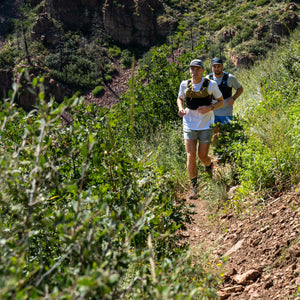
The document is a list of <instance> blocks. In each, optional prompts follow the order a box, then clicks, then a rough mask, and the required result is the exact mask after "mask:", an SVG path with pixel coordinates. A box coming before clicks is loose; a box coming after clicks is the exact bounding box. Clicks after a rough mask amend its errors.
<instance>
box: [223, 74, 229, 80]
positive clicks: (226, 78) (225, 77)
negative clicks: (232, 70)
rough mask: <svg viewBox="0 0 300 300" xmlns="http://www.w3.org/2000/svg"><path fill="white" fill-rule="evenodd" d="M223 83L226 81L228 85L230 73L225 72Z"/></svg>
mask: <svg viewBox="0 0 300 300" xmlns="http://www.w3.org/2000/svg"><path fill="white" fill-rule="evenodd" d="M223 73H224V75H223V81H225V82H226V83H227V80H228V77H229V73H228V72H223Z"/></svg>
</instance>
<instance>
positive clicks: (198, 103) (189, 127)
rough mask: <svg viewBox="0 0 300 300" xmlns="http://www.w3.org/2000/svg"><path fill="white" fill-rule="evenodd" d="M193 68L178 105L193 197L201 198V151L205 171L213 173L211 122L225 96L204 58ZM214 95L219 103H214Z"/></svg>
mask: <svg viewBox="0 0 300 300" xmlns="http://www.w3.org/2000/svg"><path fill="white" fill-rule="evenodd" d="M189 70H190V75H191V79H189V80H184V81H182V82H181V84H180V88H179V92H178V98H177V106H178V115H179V116H180V117H181V118H183V132H184V140H185V149H186V153H187V171H188V175H189V178H190V181H191V192H190V195H189V198H190V199H194V198H197V190H196V189H197V173H198V172H197V163H196V160H197V155H198V158H199V159H200V161H201V162H202V163H203V164H204V166H205V172H206V173H208V174H209V175H210V176H212V169H213V164H212V161H211V158H210V156H209V155H208V151H209V145H210V142H211V138H212V129H211V125H212V124H213V123H214V113H213V111H214V110H215V109H218V108H220V107H222V106H223V103H224V100H223V96H222V93H221V92H220V90H219V88H218V85H217V83H216V82H215V81H213V80H210V79H207V78H204V77H203V73H204V65H203V62H202V60H200V59H194V60H192V61H191V62H190V65H189ZM213 98H214V99H215V100H216V101H215V102H216V103H215V104H213V103H212V99H213ZM198 141H199V145H198V149H197V143H198Z"/></svg>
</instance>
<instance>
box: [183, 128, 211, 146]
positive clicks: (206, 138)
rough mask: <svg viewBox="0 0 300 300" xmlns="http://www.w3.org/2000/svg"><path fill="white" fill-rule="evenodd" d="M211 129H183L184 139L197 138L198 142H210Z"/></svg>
mask: <svg viewBox="0 0 300 300" xmlns="http://www.w3.org/2000/svg"><path fill="white" fill-rule="evenodd" d="M212 134H213V130H212V129H204V130H189V129H188V130H186V129H185V130H183V136H184V139H185V140H199V142H200V144H208V143H210V142H211V138H212Z"/></svg>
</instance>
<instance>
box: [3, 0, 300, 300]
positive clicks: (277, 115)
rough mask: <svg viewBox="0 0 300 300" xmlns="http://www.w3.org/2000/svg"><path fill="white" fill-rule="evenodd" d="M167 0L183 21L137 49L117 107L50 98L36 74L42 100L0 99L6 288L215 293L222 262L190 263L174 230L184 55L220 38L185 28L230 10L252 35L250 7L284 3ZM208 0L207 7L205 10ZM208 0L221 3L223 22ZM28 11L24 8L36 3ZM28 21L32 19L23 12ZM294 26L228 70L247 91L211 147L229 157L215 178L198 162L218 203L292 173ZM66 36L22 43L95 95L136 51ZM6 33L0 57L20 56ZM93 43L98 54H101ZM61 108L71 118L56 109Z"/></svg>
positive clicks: (180, 209)
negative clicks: (23, 105) (46, 43)
mask: <svg viewBox="0 0 300 300" xmlns="http://www.w3.org/2000/svg"><path fill="white" fill-rule="evenodd" d="M166 4H167V5H169V7H171V8H172V9H173V10H172V11H170V14H174V10H175V11H180V12H181V13H182V16H183V18H182V19H181V20H180V22H179V23H180V24H179V27H178V30H177V31H176V33H174V35H172V36H171V37H170V38H169V41H170V42H169V43H167V44H164V45H160V46H157V47H153V48H152V49H151V50H150V51H149V52H147V53H146V54H145V55H144V56H143V58H141V59H139V69H138V72H137V74H136V75H135V76H132V78H131V80H130V81H129V90H128V92H127V93H126V94H124V95H122V99H121V100H122V101H121V102H120V103H119V104H117V105H116V106H114V107H113V108H112V109H111V110H108V109H105V108H99V107H97V106H95V105H90V106H88V107H86V106H85V105H84V104H83V99H81V98H77V97H76V95H75V96H74V97H72V98H71V99H69V100H68V99H65V101H64V102H63V103H61V104H57V103H56V102H54V101H50V102H46V101H45V93H44V86H43V84H44V77H43V76H37V77H35V78H34V79H32V82H31V84H32V87H33V88H34V89H36V99H37V104H36V107H35V109H34V110H32V111H31V112H29V113H25V112H24V111H23V110H22V109H20V108H18V107H17V106H16V105H15V103H14V100H15V98H16V95H17V90H18V86H17V84H14V86H13V90H12V91H11V92H10V95H9V97H8V99H3V101H2V102H1V110H0V146H1V147H0V172H1V177H0V215H1V217H0V235H1V239H0V243H1V253H0V298H1V299H45V298H48V299H213V298H217V296H216V288H217V285H218V284H219V283H220V282H221V281H222V274H221V269H220V268H219V267H218V266H216V267H215V270H214V272H213V273H212V272H211V270H207V269H206V259H207V257H206V256H205V255H204V254H203V257H202V258H201V260H199V259H197V261H196V263H195V260H194V259H193V257H192V256H190V253H189V247H188V245H181V244H180V243H178V242H179V241H180V233H179V229H180V228H184V227H185V225H186V224H188V223H189V222H190V217H191V214H192V209H191V208H190V207H187V206H186V205H185V202H184V201H182V199H181V197H180V193H181V192H183V191H184V190H185V189H186V188H187V184H188V180H187V174H186V172H185V150H184V145H183V138H182V128H181V125H182V124H181V119H179V118H178V116H177V113H176V112H177V107H176V96H177V92H178V87H179V83H180V81H181V80H183V79H186V78H187V77H188V76H189V75H188V68H187V65H188V62H189V61H190V60H191V59H192V58H194V57H195V56H200V57H204V58H205V57H207V55H208V53H210V54H215V53H218V52H217V51H219V50H218V49H220V48H219V47H221V46H222V47H223V46H224V47H225V44H224V45H223V44H222V45H221V44H220V43H219V44H218V43H217V42H216V41H215V40H214V41H215V42H214V44H212V45H210V46H211V47H208V43H207V37H206V36H204V37H202V34H200V30H198V33H197V34H199V36H201V38H196V37H197V35H195V34H194V33H192V31H188V28H194V27H193V26H195V28H201V30H206V29H207V28H211V30H214V32H216V33H217V32H218V30H222V28H223V27H222V26H223V25H222V24H223V23H224V24H225V25H226V26H231V25H230V24H233V23H235V22H237V23H236V24H237V25H238V26H240V28H239V27H238V29H239V31H240V33H241V34H242V37H241V40H238V37H235V38H236V39H237V40H234V39H235V38H234V39H232V40H231V42H230V43H231V46H232V47H234V46H237V45H240V46H241V48H242V47H244V46H245V45H251V43H250V42H249V41H250V40H251V39H250V40H249V39H248V38H250V37H251V36H252V32H253V30H254V29H255V26H254V25H253V24H254V23H255V18H256V15H257V16H259V17H261V16H262V15H264V14H263V12H262V10H263V9H266V10H267V9H268V10H269V13H270V16H272V17H274V18H275V19H276V18H277V17H278V15H277V11H278V9H279V7H281V5H284V4H285V3H284V2H282V1H280V2H277V1H263V0H257V1H240V2H239V6H238V9H236V6H235V9H233V8H234V3H233V2H232V1H223V2H222V3H221V1H214V2H211V3H207V7H206V10H203V7H204V4H205V3H204V2H201V1H200V2H199V1H185V2H182V1H176V0H173V1H166ZM201 5H202V6H201ZM210 7H211V8H213V10H210ZM272 7H274V9H275V8H276V10H275V11H274V12H272V9H271V8H272ZM202 11H209V12H210V13H208V14H207V17H206V18H204V15H203V13H202ZM213 11H214V12H216V13H218V14H224V18H222V24H221V21H220V19H216V20H215V19H214V18H213V14H212V12H213ZM24 13H27V14H28V20H32V19H31V18H33V16H34V11H31V10H26V9H25V11H24ZM243 13H245V17H244V19H243V18H242V19H240V15H241V14H243ZM225 16H226V17H225ZM241 20H244V21H245V24H246V25H247V26H245V27H243V26H242V23H241V22H242V21H241ZM251 20H253V23H252V22H251ZM24 25H25V26H27V29H28V30H29V29H30V22H29V23H25V24H24ZM221 25H222V26H221ZM15 26H20V24H16V25H15ZM95 32H96V31H95ZM95 34H96V33H95ZM299 35H300V33H299V30H296V31H295V32H294V33H293V34H292V36H291V39H290V40H289V41H288V40H286V41H285V43H284V46H278V47H277V49H276V51H274V52H272V53H270V54H268V55H267V57H266V58H265V59H264V60H263V61H260V62H259V63H257V64H256V65H255V66H254V67H253V68H252V69H251V70H238V71H236V72H235V75H236V76H237V77H238V78H239V80H240V82H241V83H242V85H243V86H244V90H245V91H244V93H243V94H242V96H241V97H240V98H239V99H238V101H237V103H236V106H235V107H236V115H235V123H234V125H233V126H231V127H230V128H227V129H228V130H227V131H226V132H224V134H223V135H222V137H221V142H222V146H221V147H219V148H216V149H214V150H215V151H217V152H219V153H220V154H221V155H222V156H223V158H224V159H223V165H222V168H221V171H220V172H219V173H217V174H215V177H214V179H213V180H210V179H207V178H205V177H202V176H201V172H200V177H201V179H200V187H201V189H202V191H203V193H202V196H203V198H205V199H208V200H210V201H209V204H210V206H211V208H212V209H214V211H213V212H214V213H216V214H217V213H218V210H219V209H220V210H224V209H233V211H234V212H235V213H239V212H240V211H242V210H244V209H245V207H247V203H249V202H250V201H252V200H253V199H252V197H253V192H255V195H256V197H257V198H258V199H263V200H266V199H267V198H268V196H270V195H277V194H280V193H282V192H284V191H286V190H289V189H290V188H292V187H294V186H296V187H297V186H299V162H300V157H299V155H300V154H299V153H300V149H299V147H300V146H299V145H300V143H299V142H300V124H299V110H300V107H299V103H300V101H299V100H300V99H299V97H300V93H299V77H300V45H299V42H298V41H299ZM95 36H97V35H95ZM95 36H94V37H95ZM99 36H101V37H102V35H100V34H99V35H98V37H99ZM65 37H66V40H65V41H64V43H63V44H62V47H61V49H58V50H57V51H53V52H51V51H50V50H49V49H46V48H44V47H42V46H41V45H40V44H38V43H32V44H30V45H29V53H31V54H32V53H34V51H35V50H36V49H38V50H39V53H40V56H39V57H37V60H40V62H41V64H40V65H41V66H42V67H44V68H45V69H44V70H48V69H47V68H49V69H50V72H51V76H53V77H55V78H56V79H57V80H59V81H61V82H64V83H66V84H68V85H69V86H71V87H74V88H76V89H80V90H84V89H91V90H93V93H95V95H99V94H101V92H102V88H103V84H104V82H105V81H110V80H111V77H110V75H111V74H113V72H114V70H113V69H112V68H111V64H110V62H111V60H110V59H113V57H120V59H121V60H122V64H123V66H124V67H128V66H130V65H131V64H132V55H131V52H130V51H129V50H126V49H125V50H123V51H122V50H121V49H120V48H118V47H117V46H115V45H112V44H109V42H108V40H109V39H108V40H105V39H101V40H99V39H98V40H97V39H96V38H90V37H85V38H83V37H82V36H80V34H79V33H77V34H74V33H71V32H69V33H66V35H62V38H65ZM9 41H10V43H8V44H7V46H6V47H5V48H4V49H2V51H1V55H0V66H1V67H12V66H15V65H17V64H21V63H22V62H24V60H25V55H24V53H25V52H24V49H23V46H21V45H20V44H19V43H18V42H17V41H18V38H17V36H15V35H12V36H11V37H9ZM91 41H92V44H90V42H91ZM187 41H188V42H187ZM241 41H245V44H244V43H242V42H241ZM247 41H248V44H247V43H246V42H247ZM82 44H85V45H89V46H88V47H85V48H82V47H81V45H82ZM183 45H184V46H185V51H183V52H182V54H181V56H180V57H175V56H174V52H173V51H174V49H175V48H176V47H178V46H183ZM252 45H253V44H252ZM257 46H261V44H260V43H258V44H257ZM226 47H230V44H228V45H227V46H226ZM222 49H223V48H222ZM263 49H265V48H263ZM209 51H210V52H209ZM264 51H265V50H261V53H264ZM95 52H97V53H98V54H99V53H100V54H101V55H100V56H99V55H98V57H97V59H96V60H95ZM210 54H209V55H210ZM33 62H34V61H33ZM206 63H207V61H206ZM227 66H228V67H230V66H229V65H227ZM29 70H30V68H29ZM208 71H209V69H207V72H208ZM19 72H20V73H22V72H25V73H26V72H27V70H26V69H20V70H19ZM132 73H133V72H132ZM32 92H33V90H32ZM77 94H79V93H77ZM64 114H70V115H71V116H72V118H73V122H71V123H67V124H66V123H64V122H63V121H62V118H61V117H62V115H64ZM200 171H201V170H200ZM232 186H238V188H237V190H236V193H235V195H234V197H233V198H232V199H231V200H230V201H228V198H227V194H226V189H228V188H230V187H232ZM224 263H225V262H224Z"/></svg>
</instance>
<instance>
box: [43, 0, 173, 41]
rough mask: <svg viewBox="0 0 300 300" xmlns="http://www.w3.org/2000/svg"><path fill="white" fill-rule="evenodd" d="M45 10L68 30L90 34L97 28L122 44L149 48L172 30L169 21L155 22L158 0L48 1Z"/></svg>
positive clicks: (171, 24)
mask: <svg viewBox="0 0 300 300" xmlns="http://www.w3.org/2000/svg"><path fill="white" fill-rule="evenodd" d="M46 8H47V11H48V12H49V13H50V15H51V17H52V18H54V19H58V20H59V21H60V22H61V23H62V24H63V25H64V27H65V28H67V29H71V30H72V29H74V30H75V29H76V30H78V29H81V30H85V31H88V32H92V31H93V28H94V27H95V26H100V27H103V28H104V30H105V32H106V33H107V34H108V35H110V36H111V37H112V38H113V40H115V41H116V42H118V43H120V44H123V45H131V44H135V45H140V46H150V45H152V44H154V43H155V42H156V39H157V37H162V36H164V35H165V34H168V33H170V31H171V30H173V29H174V28H175V22H172V21H170V20H168V21H165V22H158V21H157V16H158V14H159V13H160V12H163V4H162V2H161V1H160V0H117V1H116V0H102V1H97V0H48V1H46Z"/></svg>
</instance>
